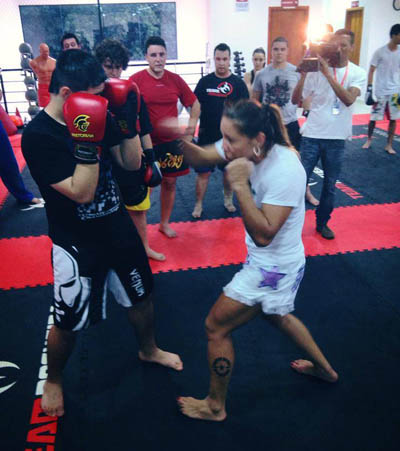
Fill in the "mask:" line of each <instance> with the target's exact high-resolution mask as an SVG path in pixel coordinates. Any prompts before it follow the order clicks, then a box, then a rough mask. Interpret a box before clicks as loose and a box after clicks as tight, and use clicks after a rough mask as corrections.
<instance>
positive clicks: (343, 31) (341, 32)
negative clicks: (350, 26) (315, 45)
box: [334, 28, 355, 45]
mask: <svg viewBox="0 0 400 451" xmlns="http://www.w3.org/2000/svg"><path fill="white" fill-rule="evenodd" d="M334 36H349V37H350V44H351V45H353V44H354V39H355V37H354V33H353V32H352V31H351V30H346V28H340V29H339V30H336V31H335V33H334Z"/></svg>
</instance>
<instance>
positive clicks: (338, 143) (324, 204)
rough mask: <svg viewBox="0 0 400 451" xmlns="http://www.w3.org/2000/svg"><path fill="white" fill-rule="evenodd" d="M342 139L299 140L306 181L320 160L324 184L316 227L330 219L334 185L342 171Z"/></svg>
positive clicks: (333, 199)
mask: <svg viewBox="0 0 400 451" xmlns="http://www.w3.org/2000/svg"><path fill="white" fill-rule="evenodd" d="M344 148H345V141H344V139H318V138H305V137H304V136H303V137H302V138H301V145H300V154H301V161H302V163H303V166H304V169H305V170H306V174H307V181H308V179H309V178H310V177H311V174H312V172H313V170H314V167H315V166H316V164H317V162H318V160H319V159H320V158H321V164H322V169H323V171H324V182H323V186H322V193H321V198H320V200H319V205H318V207H317V210H316V216H317V227H318V228H321V227H323V226H324V225H325V224H326V223H327V222H328V221H329V219H330V217H331V213H332V210H333V206H334V201H335V191H336V189H335V185H336V181H337V179H338V178H339V174H340V171H341V169H342V163H343V158H344Z"/></svg>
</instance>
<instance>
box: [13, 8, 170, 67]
mask: <svg viewBox="0 0 400 451" xmlns="http://www.w3.org/2000/svg"><path fill="white" fill-rule="evenodd" d="M19 8H20V15H21V22H22V29H23V34H24V40H25V42H27V43H29V44H31V46H32V48H33V53H34V56H37V55H38V54H39V45H40V44H41V43H42V42H45V43H46V44H47V45H48V46H49V48H50V55H51V56H52V57H54V58H57V56H58V54H59V53H60V51H61V49H60V39H61V37H62V36H63V34H64V33H67V32H68V33H74V34H76V36H78V39H79V40H80V41H81V45H82V48H84V49H85V50H89V51H91V50H93V48H94V47H95V46H96V44H98V43H99V42H100V41H101V39H102V34H103V38H113V39H117V40H119V41H120V42H122V43H123V44H124V45H125V46H126V47H127V48H128V50H129V52H130V55H131V59H132V60H138V61H142V60H144V55H143V49H144V43H145V42H146V39H147V38H148V37H149V36H161V37H162V38H163V39H164V40H165V42H166V45H167V49H168V58H169V59H177V58H178V55H177V44H176V6H175V2H166V3H112V4H110V3H108V4H104V5H101V6H100V11H99V10H98V6H97V5H95V4H92V5H89V4H86V5H82V4H79V5H51V6H50V5H42V6H31V5H29V6H20V7H19ZM99 12H100V14H99ZM99 20H101V26H100V23H99Z"/></svg>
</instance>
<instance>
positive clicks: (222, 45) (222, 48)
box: [214, 42, 231, 56]
mask: <svg viewBox="0 0 400 451" xmlns="http://www.w3.org/2000/svg"><path fill="white" fill-rule="evenodd" d="M217 50H219V51H220V52H226V51H227V50H228V52H229V56H230V55H231V49H230V47H229V45H228V44H225V42H221V43H220V44H218V45H217V46H216V47H215V49H214V55H215V52H216V51H217Z"/></svg>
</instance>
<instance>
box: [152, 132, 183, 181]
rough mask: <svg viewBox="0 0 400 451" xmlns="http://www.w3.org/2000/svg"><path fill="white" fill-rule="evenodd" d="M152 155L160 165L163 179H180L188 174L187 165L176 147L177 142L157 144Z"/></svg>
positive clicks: (180, 151)
mask: <svg viewBox="0 0 400 451" xmlns="http://www.w3.org/2000/svg"><path fill="white" fill-rule="evenodd" d="M154 153H155V156H156V159H157V160H158V162H159V163H160V169H161V173H162V175H163V177H180V176H181V175H186V174H188V173H189V165H188V164H187V163H186V161H185V159H184V156H183V152H182V150H181V149H180V148H179V146H178V141H169V142H166V143H162V144H157V145H156V146H154Z"/></svg>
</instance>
